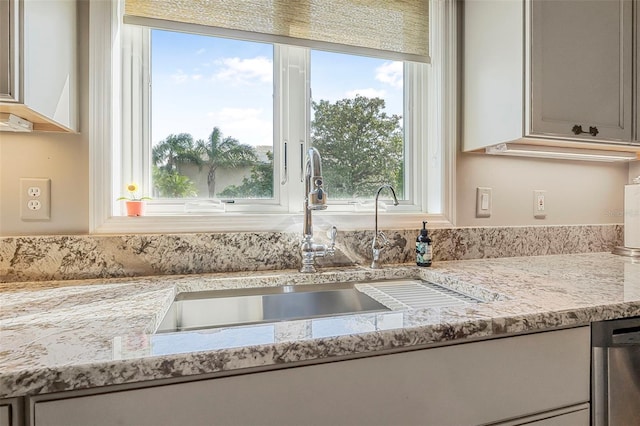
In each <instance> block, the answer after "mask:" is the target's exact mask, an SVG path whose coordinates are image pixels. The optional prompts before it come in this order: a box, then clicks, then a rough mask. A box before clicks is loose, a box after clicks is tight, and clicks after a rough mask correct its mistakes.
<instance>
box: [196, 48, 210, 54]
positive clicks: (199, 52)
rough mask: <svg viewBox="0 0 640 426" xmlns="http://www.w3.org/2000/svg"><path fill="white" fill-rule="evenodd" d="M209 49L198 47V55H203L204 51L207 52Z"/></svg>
mask: <svg viewBox="0 0 640 426" xmlns="http://www.w3.org/2000/svg"><path fill="white" fill-rule="evenodd" d="M206 51H207V49H205V48H204V47H203V48H202V49H198V50H196V55H202V54H203V53H204V52H206Z"/></svg>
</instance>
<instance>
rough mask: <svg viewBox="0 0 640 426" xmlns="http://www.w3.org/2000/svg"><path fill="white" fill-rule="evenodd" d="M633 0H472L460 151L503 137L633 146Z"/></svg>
mask: <svg viewBox="0 0 640 426" xmlns="http://www.w3.org/2000/svg"><path fill="white" fill-rule="evenodd" d="M636 6H637V4H636V3H635V2H634V1H633V0H598V1H575V0H554V1H547V0H522V1H503V0H467V1H465V2H464V30H463V31H464V36H463V40H464V47H463V49H464V54H463V57H464V60H463V64H464V65H463V67H464V71H463V85H464V88H463V96H464V98H463V104H464V109H463V126H462V127H463V150H465V151H470V150H476V149H479V148H484V147H487V146H492V145H497V144H500V143H505V142H523V143H527V144H535V145H548V146H565V147H570V148H580V147H589V148H595V147H597V148H599V149H630V150H634V148H633V146H634V142H635V141H637V138H636V137H635V134H634V132H635V130H634V128H633V126H634V124H635V123H634V120H636V119H637V118H635V117H634V116H633V113H634V111H633V106H634V103H635V102H636V98H637V94H636V95H634V92H633V86H634V85H633V79H634V75H633V73H634V65H633V61H634V56H635V55H634V52H633V46H634V44H633V37H634V36H637V35H636V33H635V30H634V27H633V25H634V20H633V14H634V13H637V11H635V12H634V8H637V7H636ZM635 148H638V146H637V145H636V146H635Z"/></svg>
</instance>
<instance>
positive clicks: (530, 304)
mask: <svg viewBox="0 0 640 426" xmlns="http://www.w3.org/2000/svg"><path fill="white" fill-rule="evenodd" d="M405 277H410V278H422V279H426V280H429V281H434V282H437V283H440V284H443V285H445V286H448V287H450V288H452V289H454V290H459V291H461V292H464V293H467V294H469V295H471V296H476V297H479V298H482V299H484V300H485V301H486V302H485V303H479V304H470V305H465V306H460V307H452V308H440V309H423V310H411V309H405V310H396V311H390V312H382V313H368V314H358V315H348V316H340V317H330V318H326V317H325V318H315V319H309V320H297V321H284V322H278V323H267V324H259V325H247V326H239V327H228V328H218V329H209V330H200V331H189V332H182V333H162V334H153V331H154V330H155V329H156V328H157V326H158V325H159V323H160V321H161V319H162V317H163V316H164V313H165V312H166V310H167V309H168V307H169V305H170V304H171V301H172V300H173V298H174V296H175V294H176V293H178V292H183V291H197V290H205V289H227V288H239V287H264V286H278V285H285V284H312V283H326V282H339V281H361V280H371V279H376V280H377V279H386V278H405ZM638 315H640V262H639V261H638V260H633V259H630V258H624V257H620V256H615V255H612V254H608V253H588V254H573V255H571V254H569V255H552V256H531V257H512V258H501V259H478V260H465V261H449V262H438V263H437V264H435V265H434V266H433V267H431V268H418V267H413V266H406V265H400V266H386V267H385V268H384V269H380V270H371V269H368V268H364V267H361V268H349V269H325V270H323V271H321V272H320V273H318V274H313V275H307V274H300V273H297V272H293V271H282V272H281V271H278V272H277V273H267V272H246V273H233V274H229V273H227V274H207V275H186V276H163V277H149V278H118V279H108V280H85V281H50V282H19V283H4V284H0V398H5V397H14V396H24V395H37V394H43V393H49V392H58V391H66V390H74V389H87V388H93V387H100V386H107V385H113V384H124V383H136V382H141V381H147V380H154V379H166V378H174V377H180V376H193V375H200V374H209V373H216V372H223V371H226V372H228V371H233V370H242V369H246V368H254V367H269V366H274V365H281V364H286V363H292V362H298V361H307V362H313V361H316V360H317V361H320V360H326V359H331V358H335V357H340V356H348V355H353V354H364V353H372V352H377V351H387V350H394V349H398V348H407V349H409V348H415V347H421V346H428V345H435V344H442V343H445V342H449V341H453V340H464V339H478V338H484V337H491V336H498V335H506V334H511V333H520V332H526V331H538V330H546V329H553V328H557V327H563V326H573V325H576V326H577V325H585V324H588V323H589V322H590V321H597V320H604V319H613V318H622V317H631V316H638Z"/></svg>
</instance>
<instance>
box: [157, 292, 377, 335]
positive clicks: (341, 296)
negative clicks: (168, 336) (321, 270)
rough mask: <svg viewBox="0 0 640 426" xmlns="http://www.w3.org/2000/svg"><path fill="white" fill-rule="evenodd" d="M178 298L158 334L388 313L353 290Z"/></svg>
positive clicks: (182, 295)
mask: <svg viewBox="0 0 640 426" xmlns="http://www.w3.org/2000/svg"><path fill="white" fill-rule="evenodd" d="M327 287H328V285H326V284H320V285H301V286H282V287H268V288H254V289H236V290H212V291H200V292H189V293H180V294H178V296H176V299H175V301H174V302H173V303H172V304H171V306H170V308H169V311H168V312H167V314H166V315H165V317H164V319H163V320H162V323H161V324H160V326H159V327H158V329H157V331H156V333H163V332H176V331H186V330H194V329H203V328H215V327H223V326H230V325H243V324H257V323H263V322H274V321H286V320H295V319H306V318H317V317H324V316H335V315H348V314H355V313H363V312H382V311H390V309H389V308H387V307H386V306H384V305H383V304H381V303H379V302H377V301H376V300H374V299H373V298H371V297H370V296H368V295H366V294H364V293H362V292H360V291H359V290H358V289H357V288H355V285H354V284H331V288H329V289H328V288H327Z"/></svg>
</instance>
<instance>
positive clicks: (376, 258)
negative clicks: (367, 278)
mask: <svg viewBox="0 0 640 426" xmlns="http://www.w3.org/2000/svg"><path fill="white" fill-rule="evenodd" d="M385 188H389V189H390V190H391V195H393V205H394V206H397V205H398V198H397V197H396V191H394V189H393V186H391V185H388V184H384V185H382V186H381V187H380V188H378V191H377V192H376V200H375V203H376V218H375V230H374V231H373V232H374V233H373V243H372V244H371V250H372V251H373V261H372V262H371V268H372V269H378V268H380V252H381V251H382V249H383V248H384V246H385V245H387V244H388V243H389V240H388V239H387V236H386V235H384V233H383V232H382V231H378V197H379V196H380V191H382V190H383V189H385ZM378 238H379V239H380V240H381V241H382V243H380V242H379V241H378Z"/></svg>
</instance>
